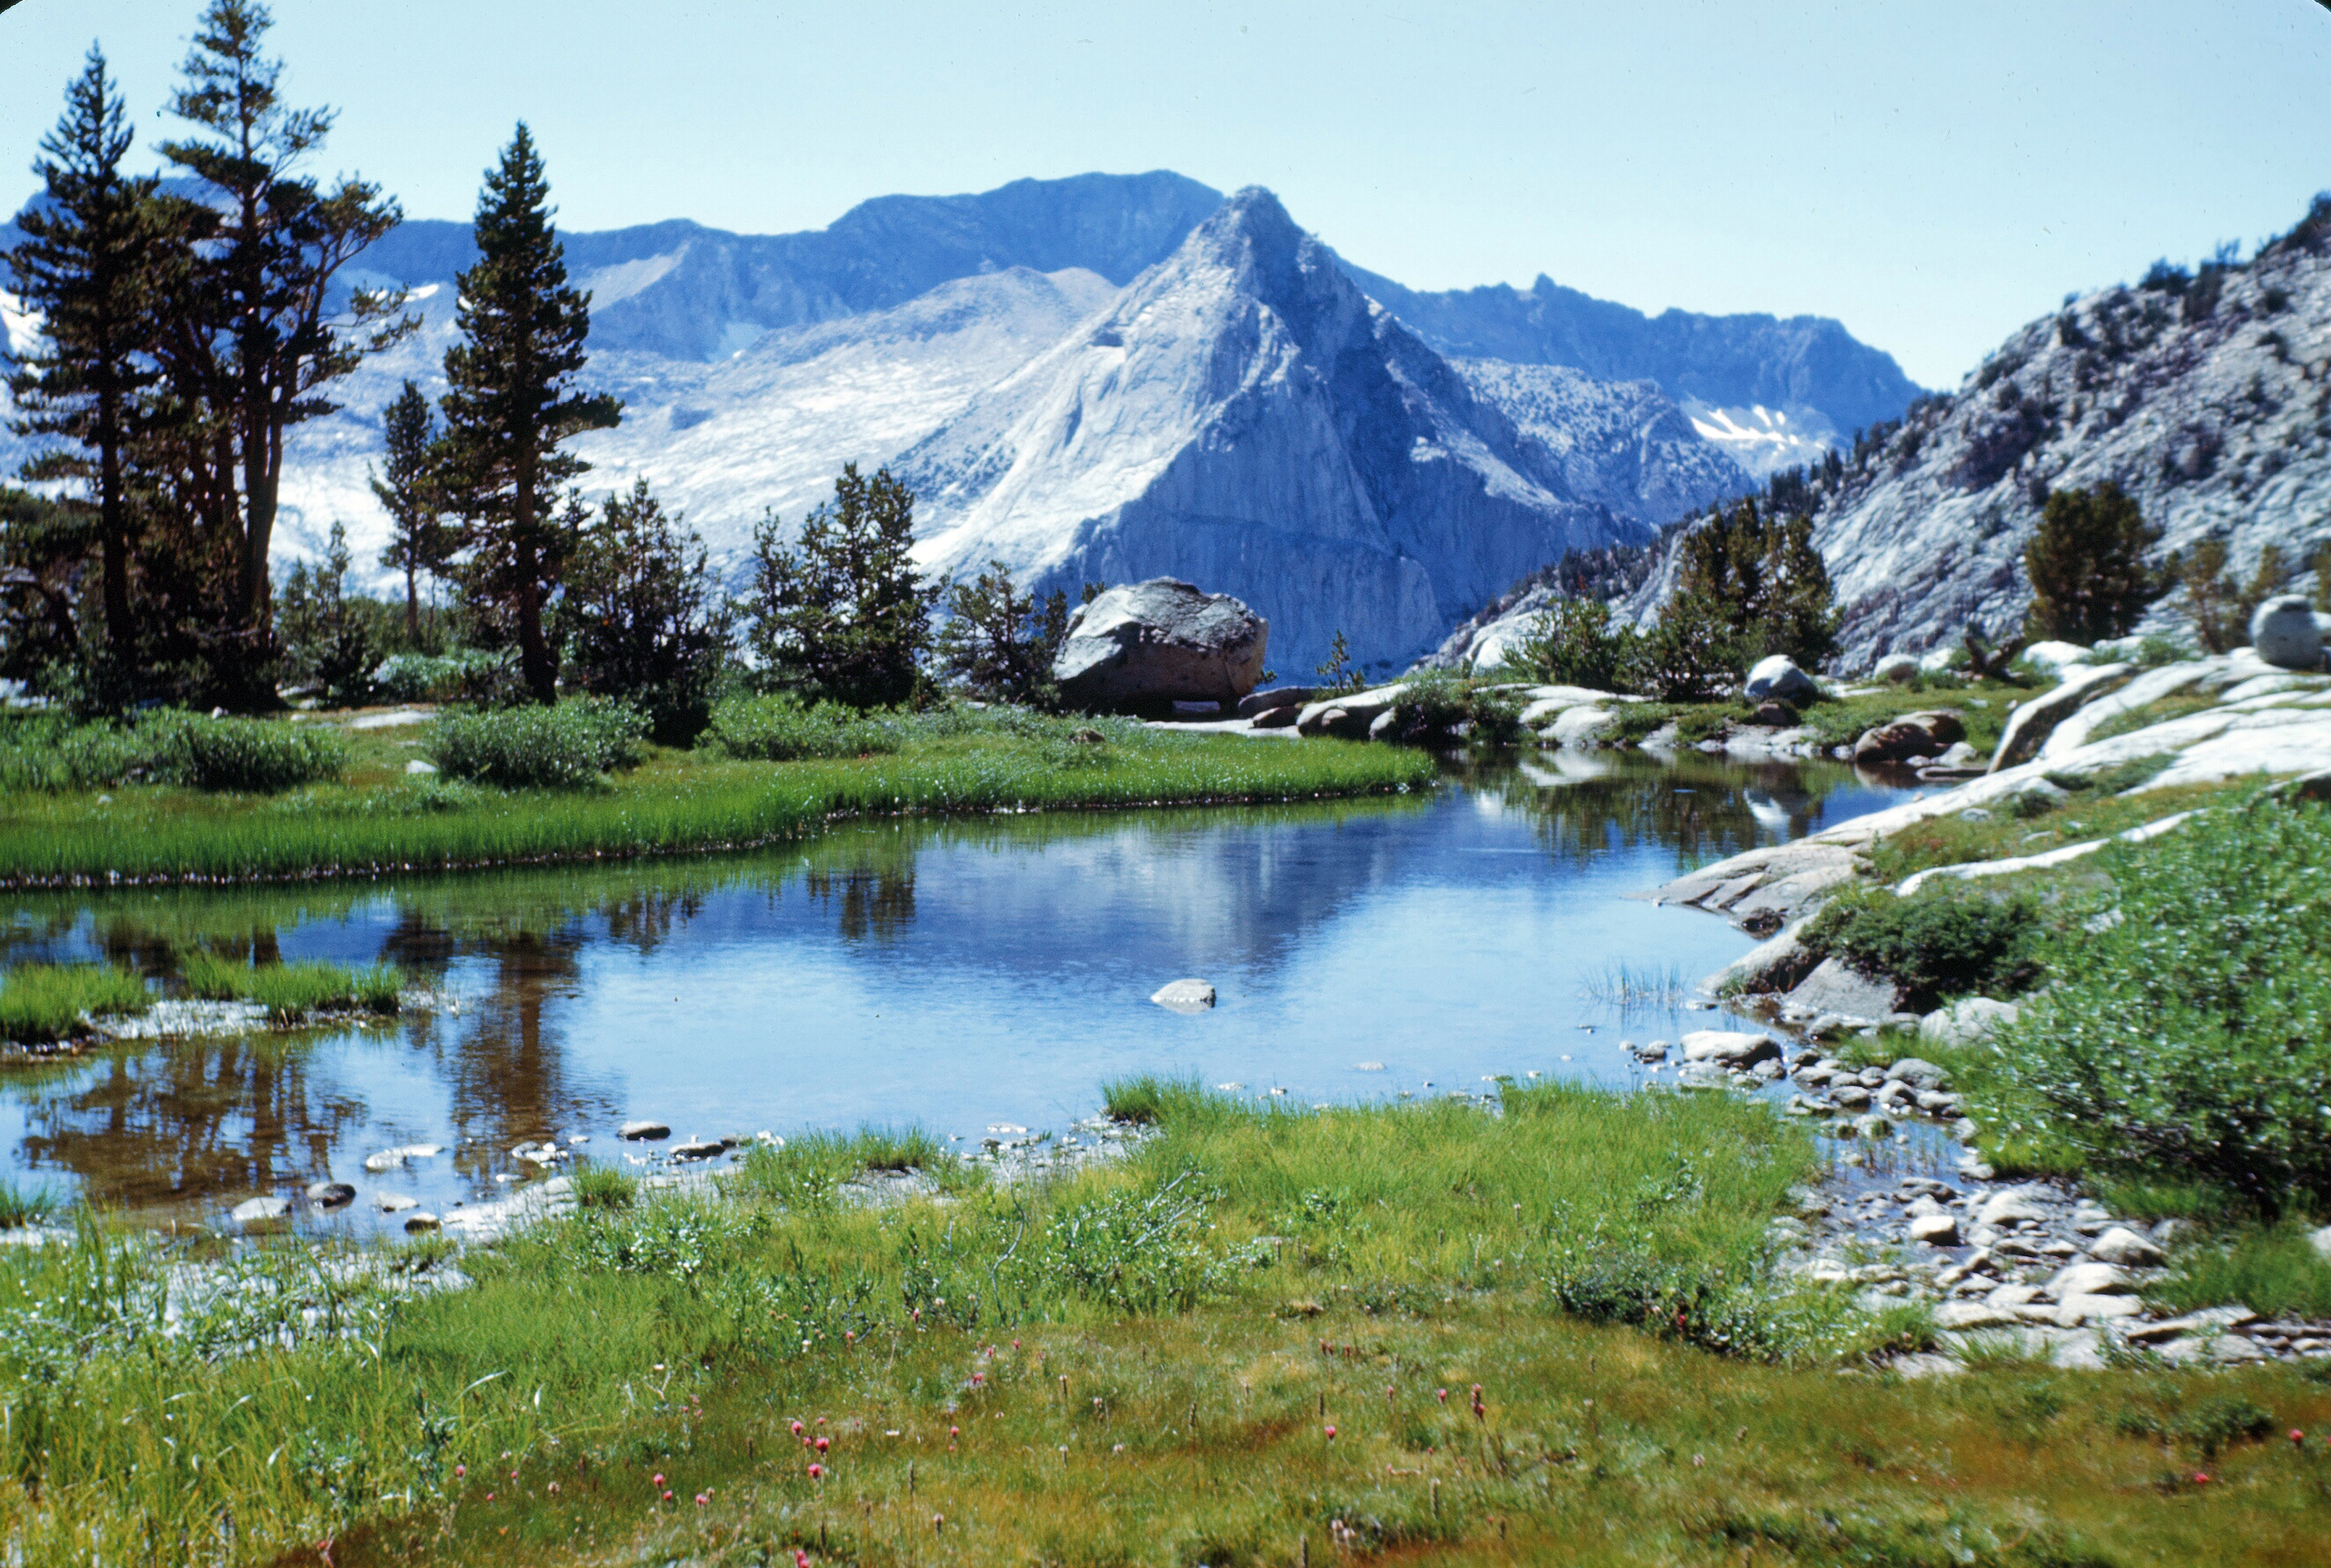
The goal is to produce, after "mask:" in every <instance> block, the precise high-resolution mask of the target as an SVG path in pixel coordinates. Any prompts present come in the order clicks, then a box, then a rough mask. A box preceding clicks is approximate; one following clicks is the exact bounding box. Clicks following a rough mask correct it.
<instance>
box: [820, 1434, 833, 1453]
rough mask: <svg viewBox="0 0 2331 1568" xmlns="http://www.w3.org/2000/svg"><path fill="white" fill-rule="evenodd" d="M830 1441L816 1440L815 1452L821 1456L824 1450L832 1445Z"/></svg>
mask: <svg viewBox="0 0 2331 1568" xmlns="http://www.w3.org/2000/svg"><path fill="white" fill-rule="evenodd" d="M832 1442H833V1440H832V1439H830V1438H820V1439H818V1440H817V1451H818V1452H819V1453H821V1454H822V1453H823V1452H825V1450H826V1449H827V1448H828V1447H829V1446H830V1445H831V1444H832Z"/></svg>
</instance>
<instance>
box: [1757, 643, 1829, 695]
mask: <svg viewBox="0 0 2331 1568" xmlns="http://www.w3.org/2000/svg"><path fill="white" fill-rule="evenodd" d="M1741 692H1742V695H1743V696H1745V697H1746V698H1748V700H1749V701H1751V702H1765V701H1768V700H1771V699H1774V698H1778V699H1779V700H1781V701H1783V702H1803V701H1804V700H1805V699H1806V698H1812V697H1818V696H1819V695H1820V694H1821V690H1820V688H1818V687H1816V686H1815V685H1814V684H1813V678H1812V676H1810V675H1807V674H1806V673H1805V672H1804V671H1803V670H1800V669H1798V668H1797V661H1796V660H1793V659H1792V658H1790V657H1789V656H1788V655H1787V654H1785V653H1775V654H1773V655H1772V656H1771V657H1769V658H1765V659H1760V660H1757V661H1756V667H1755V669H1754V670H1750V671H1749V672H1748V684H1747V685H1746V686H1745V687H1743V688H1742V689H1741Z"/></svg>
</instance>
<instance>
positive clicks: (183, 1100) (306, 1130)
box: [14, 1038, 365, 1208]
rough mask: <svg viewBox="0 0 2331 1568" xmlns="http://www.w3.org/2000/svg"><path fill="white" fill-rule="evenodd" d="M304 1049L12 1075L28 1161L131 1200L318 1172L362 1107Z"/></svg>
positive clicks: (209, 1050) (92, 1193) (105, 1200)
mask: <svg viewBox="0 0 2331 1568" xmlns="http://www.w3.org/2000/svg"><path fill="white" fill-rule="evenodd" d="M310 1056H311V1049H310V1045H309V1042H302V1041H283V1040H281V1039H266V1038H257V1039H244V1040H226V1041H184V1042H177V1043H173V1044H170V1045H167V1046H160V1045H156V1046H147V1047H145V1048H142V1049H134V1050H133V1049H124V1050H116V1051H112V1052H109V1053H108V1054H107V1055H106V1056H105V1057H103V1058H101V1059H99V1060H96V1061H94V1062H90V1063H86V1064H84V1065H83V1068H82V1070H81V1071H79V1072H76V1073H71V1074H68V1075H62V1076H60V1077H58V1078H55V1079H50V1080H48V1081H45V1082H35V1083H30V1084H27V1083H23V1082H20V1083H18V1084H17V1085H15V1086H14V1088H15V1091H16V1093H17V1094H18V1095H19V1096H20V1097H21V1098H24V1099H25V1100H26V1101H27V1102H28V1103H27V1105H26V1110H25V1121H26V1124H27V1126H28V1127H29V1128H30V1129H31V1130H29V1131H27V1132H26V1134H25V1136H24V1153H23V1157H24V1163H25V1164H27V1165H29V1166H31V1167H33V1168H34V1169H40V1168H42V1167H47V1168H50V1169H53V1170H61V1171H66V1172H70V1173H71V1174H73V1175H75V1176H77V1177H79V1178H80V1179H81V1182H82V1183H83V1189H82V1190H83V1192H84V1193H85V1194H86V1195H87V1196H88V1197H89V1198H90V1199H92V1200H94V1201H95V1202H99V1203H101V1204H119V1205H123V1206H127V1207H130V1208H138V1207H143V1206H146V1205H149V1204H154V1203H160V1202H170V1201H173V1200H178V1201H183V1200H186V1199H189V1198H209V1197H229V1196H240V1195H247V1194H249V1193H254V1192H268V1191H273V1190H280V1189H281V1188H282V1187H283V1186H285V1185H286V1184H288V1183H292V1182H297V1181H312V1180H315V1179H316V1178H317V1177H318V1176H319V1175H320V1174H322V1173H324V1172H325V1171H327V1170H328V1169H329V1167H330V1160H331V1152H332V1149H333V1146H334V1145H336V1144H337V1143H338V1141H339V1140H340V1138H341V1137H343V1136H345V1135H347V1133H349V1132H351V1131H353V1130H354V1129H356V1128H357V1127H359V1126H362V1125H363V1123H364V1119H365V1105H364V1102H363V1100H362V1099H361V1098H357V1096H355V1095H353V1094H350V1093H348V1092H347V1091H346V1090H344V1089H342V1088H339V1087H338V1086H337V1085H335V1084H334V1083H332V1081H331V1080H330V1079H329V1078H328V1077H325V1076H319V1075H315V1074H312V1073H311V1071H310Z"/></svg>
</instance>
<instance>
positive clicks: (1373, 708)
mask: <svg viewBox="0 0 2331 1568" xmlns="http://www.w3.org/2000/svg"><path fill="white" fill-rule="evenodd" d="M1407 695H1408V688H1407V687H1406V686H1404V685H1400V686H1379V687H1375V688H1374V689H1371V690H1367V691H1346V692H1344V693H1342V694H1340V695H1338V696H1335V697H1323V698H1319V699H1318V701H1316V702H1307V703H1305V704H1304V705H1303V709H1302V711H1301V712H1300V713H1299V714H1298V715H1297V716H1296V718H1295V730H1296V733H1297V734H1299V735H1329V736H1341V737H1342V738H1344V739H1346V740H1365V739H1366V738H1367V735H1368V729H1369V727H1371V726H1372V725H1374V724H1375V721H1376V720H1377V719H1379V718H1381V717H1384V715H1385V714H1387V713H1389V712H1391V711H1392V710H1393V709H1394V708H1395V707H1397V706H1399V703H1400V699H1401V698H1403V697H1406V696H1407Z"/></svg>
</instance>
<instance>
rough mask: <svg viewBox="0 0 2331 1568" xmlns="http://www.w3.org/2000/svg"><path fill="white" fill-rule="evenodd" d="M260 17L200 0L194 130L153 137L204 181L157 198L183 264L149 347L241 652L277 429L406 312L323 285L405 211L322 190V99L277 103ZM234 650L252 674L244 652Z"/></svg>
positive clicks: (267, 513) (390, 333) (355, 184)
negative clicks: (219, 564)
mask: <svg viewBox="0 0 2331 1568" xmlns="http://www.w3.org/2000/svg"><path fill="white" fill-rule="evenodd" d="M272 25H273V18H272V17H271V16H270V15H269V14H268V11H267V8H266V7H265V6H264V5H260V4H258V0H210V4H209V5H207V6H206V7H205V9H204V12H203V14H202V18H201V21H200V22H199V23H198V24H197V26H196V30H195V38H194V48H193V50H192V51H191V52H189V53H188V54H187V56H186V62H185V64H184V66H183V67H182V68H181V69H182V71H184V73H185V81H183V83H182V84H181V85H180V87H179V88H178V90H177V91H176V93H175V94H173V95H172V98H171V100H170V109H171V112H172V113H173V114H175V115H176V116H177V117H179V118H180V119H184V120H186V121H187V122H188V123H189V124H191V125H192V126H193V127H195V135H194V136H192V137H190V138H185V139H180V140H176V141H168V142H165V143H163V144H162V151H163V153H164V155H165V156H166V157H168V158H169V159H170V161H171V162H173V163H175V164H176V165H177V166H179V167H180V168H182V169H184V170H186V173H188V174H189V175H191V176H194V177H195V180H196V181H198V182H199V183H200V185H201V186H202V187H203V188H202V192H201V194H200V195H199V196H198V197H197V198H195V199H176V200H172V201H170V202H168V203H167V204H166V206H167V210H168V211H169V213H170V214H171V215H172V217H173V218H174V220H175V222H176V227H177V230H178V237H179V239H180V241H181V242H182V244H183V246H184V253H185V254H186V256H188V257H189V258H190V272H191V276H190V278H189V279H188V283H189V286H188V287H186V288H185V289H184V290H179V291H178V292H177V298H176V299H175V300H174V309H173V311H172V313H171V315H172V318H171V319H170V320H169V321H168V322H167V323H166V329H165V331H164V333H163V335H162V338H161V343H160V347H161V351H162V354H163V356H164V358H165V360H166V364H167V366H168V368H169V371H170V374H171V378H172V381H173V382H174V384H175V385H176V389H177V391H178V392H179V394H181V396H182V397H183V399H184V400H185V401H184V404H183V405H182V413H183V414H184V416H185V417H186V419H187V420H188V421H189V423H191V424H194V425H195V426H198V427H199V429H198V431H197V432H196V435H195V439H194V440H193V441H192V442H190V443H185V444H182V447H181V451H182V452H184V453H186V455H187V456H188V457H189V459H190V460H191V461H194V462H195V465H196V467H197V469H198V470H199V471H198V475H197V479H198V481H199V482H198V484H197V486H196V488H197V489H199V490H201V491H202V492H203V501H202V503H198V510H200V511H202V512H204V513H205V514H206V516H205V518H204V521H205V523H206V524H207V526H209V527H212V528H213V529H214V530H216V531H219V532H222V533H224V536H225V537H224V540H222V541H221V542H220V544H219V546H218V548H219V550H220V553H221V554H222V555H224V556H230V557H232V565H233V587H232V596H231V602H230V604H229V613H231V614H232V615H233V619H234V627H233V630H234V631H235V632H237V633H238V634H239V635H240V636H241V638H242V639H243V642H244V644H245V651H246V653H247V654H248V653H256V652H258V651H261V650H262V649H263V648H265V647H266V646H267V645H268V643H269V642H270V641H271V607H270V603H269V597H270V596H269V585H268V575H267V556H268V550H269V547H270V546H271V545H272V543H273V541H274V537H275V516H276V510H277V498H278V492H279V490H280V488H281V481H282V474H283V447H284V437H285V434H286V432H288V431H289V430H290V428H291V427H292V426H293V425H295V424H298V423H301V422H303V421H306V420H310V419H316V418H319V417H321V416H323V415H325V414H328V413H332V412H333V411H334V409H335V408H336V407H337V406H338V405H337V404H333V403H332V402H331V401H330V400H329V399H328V397H327V396H326V395H325V392H326V389H327V388H328V387H329V386H330V385H331V384H332V383H333V382H335V381H337V380H338V379H340V378H341V377H343V376H345V375H347V374H348V373H349V372H351V371H353V370H354V369H355V368H356V367H357V365H358V364H359V363H361V362H362V360H363V358H364V356H366V355H367V354H371V353H375V352H377V351H379V350H380V349H383V348H385V347H388V346H389V345H391V344H392V343H395V341H396V340H397V339H399V338H400V337H404V335H405V334H407V333H409V332H411V331H413V330H414V328H416V327H417V326H418V322H417V321H416V320H414V318H411V317H407V316H404V315H403V314H401V312H402V309H403V306H404V296H403V295H402V293H401V292H400V293H389V292H384V291H380V290H367V289H357V290H354V291H353V292H352V293H351V294H350V295H349V296H348V298H347V303H346V304H345V305H342V304H341V302H340V301H339V299H338V298H337V296H336V293H335V280H336V279H337V278H338V274H339V272H340V271H341V269H342V268H344V267H345V266H347V263H348V262H349V261H353V260H354V259H355V258H356V257H357V255H358V254H360V253H361V252H363V251H364V250H365V249H366V247H367V246H369V245H371V244H372V243H373V242H376V241H377V240H379V239H380V238H381V237H382V236H383V235H385V234H386V233H388V232H389V231H390V230H391V229H393V228H395V226H396V224H397V223H398V222H399V221H400V219H401V217H402V214H401V213H400V212H399V211H398V208H397V205H396V203H395V201H393V200H389V199H385V198H384V197H383V196H382V195H381V193H380V187H379V186H377V185H371V184H368V183H366V182H365V181H363V180H360V179H356V178H352V177H344V178H342V179H341V180H340V182H339V183H338V185H336V186H334V187H333V188H332V189H331V190H330V191H328V192H326V191H323V190H321V189H319V187H318V185H317V184H316V182H315V181H314V180H313V179H312V178H309V177H308V176H304V175H302V174H300V172H299V166H300V164H301V163H303V162H304V161H305V160H306V159H308V158H309V157H311V156H312V155H313V154H315V153H316V152H317V151H318V150H319V148H320V147H322V146H323V143H324V139H325V138H326V136H327V135H328V134H329V132H330V130H331V128H332V120H333V114H332V111H331V110H329V109H291V108H288V107H286V106H285V104H284V103H283V101H282V99H281V94H280V92H279V90H278V82H279V80H280V78H281V75H282V70H283V68H282V63H281V62H280V61H276V60H271V59H269V58H268V57H266V56H265V55H264V54H262V52H261V42H262V39H263V38H264V37H265V35H266V33H267V30H268V29H269V28H270V27H271V26H272ZM343 312H345V315H346V320H345V322H344V321H343V320H342V319H341V317H342V313H343ZM238 662H239V664H240V666H241V670H242V673H243V676H244V678H245V679H253V678H255V676H256V674H257V666H256V663H255V662H254V661H253V660H251V659H249V658H245V659H243V660H240V661H238Z"/></svg>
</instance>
